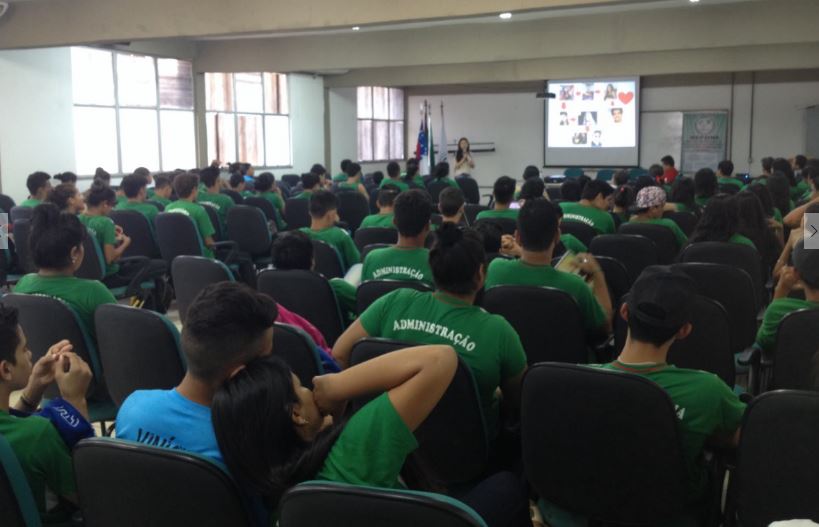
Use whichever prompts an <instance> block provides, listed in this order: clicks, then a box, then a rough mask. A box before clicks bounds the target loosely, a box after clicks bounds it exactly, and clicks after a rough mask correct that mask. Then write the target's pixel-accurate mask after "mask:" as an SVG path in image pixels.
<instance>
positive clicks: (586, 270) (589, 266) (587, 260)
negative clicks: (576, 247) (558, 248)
mask: <svg viewBox="0 0 819 527" xmlns="http://www.w3.org/2000/svg"><path fill="white" fill-rule="evenodd" d="M572 265H573V266H574V267H575V269H579V270H580V272H581V273H583V274H586V275H590V276H595V275H597V273H599V272H601V271H602V269H600V263H599V262H598V261H597V258H595V257H594V256H592V255H591V254H589V253H578V254H577V258H575V259H574V260H573V261H572Z"/></svg>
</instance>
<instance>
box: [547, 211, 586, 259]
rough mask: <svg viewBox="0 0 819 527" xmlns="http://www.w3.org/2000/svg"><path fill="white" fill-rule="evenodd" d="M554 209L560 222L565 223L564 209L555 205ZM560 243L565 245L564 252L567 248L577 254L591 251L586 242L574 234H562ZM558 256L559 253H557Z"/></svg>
mask: <svg viewBox="0 0 819 527" xmlns="http://www.w3.org/2000/svg"><path fill="white" fill-rule="evenodd" d="M554 211H555V212H556V213H557V219H558V224H562V223H563V209H561V208H560V207H554ZM560 244H561V245H563V249H564V250H563V252H566V250H569V251H572V252H573V253H575V254H580V253H587V252H589V248H588V247H586V244H585V243H583V242H582V241H580V239H579V238H578V237H577V236H575V235H574V234H568V233H566V234H563V233H561V234H560ZM561 254H562V253H561ZM555 256H557V254H555Z"/></svg>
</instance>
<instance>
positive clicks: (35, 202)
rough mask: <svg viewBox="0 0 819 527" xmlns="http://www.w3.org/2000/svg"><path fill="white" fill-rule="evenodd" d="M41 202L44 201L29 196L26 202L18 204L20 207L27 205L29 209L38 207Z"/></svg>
mask: <svg viewBox="0 0 819 527" xmlns="http://www.w3.org/2000/svg"><path fill="white" fill-rule="evenodd" d="M40 203H42V201H40V200H39V199H34V198H28V199H27V200H25V201H24V202H22V203H20V204H19V205H17V206H18V207H27V208H29V209H33V208H34V207H36V206H37V205H39V204H40ZM7 212H8V211H7Z"/></svg>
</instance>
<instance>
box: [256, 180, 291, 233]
mask: <svg viewBox="0 0 819 527" xmlns="http://www.w3.org/2000/svg"><path fill="white" fill-rule="evenodd" d="M253 189H254V190H255V194H254V196H257V197H260V198H263V199H266V200H267V201H269V202H270V203H271V204H272V205H273V208H274V209H275V211H276V227H277V228H278V229H279V230H280V231H283V230H285V229H286V228H287V223H285V221H284V200H283V199H282V191H281V189H280V188H279V187H278V185H276V179H275V177H273V174H271V173H270V172H262V173H261V174H259V176H258V177H257V178H256V181H255V182H254V183H253Z"/></svg>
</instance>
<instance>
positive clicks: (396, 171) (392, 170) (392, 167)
mask: <svg viewBox="0 0 819 527" xmlns="http://www.w3.org/2000/svg"><path fill="white" fill-rule="evenodd" d="M387 175H388V176H389V177H391V178H397V177H398V176H400V175H401V165H399V164H398V163H396V162H395V161H390V162H389V163H387Z"/></svg>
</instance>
